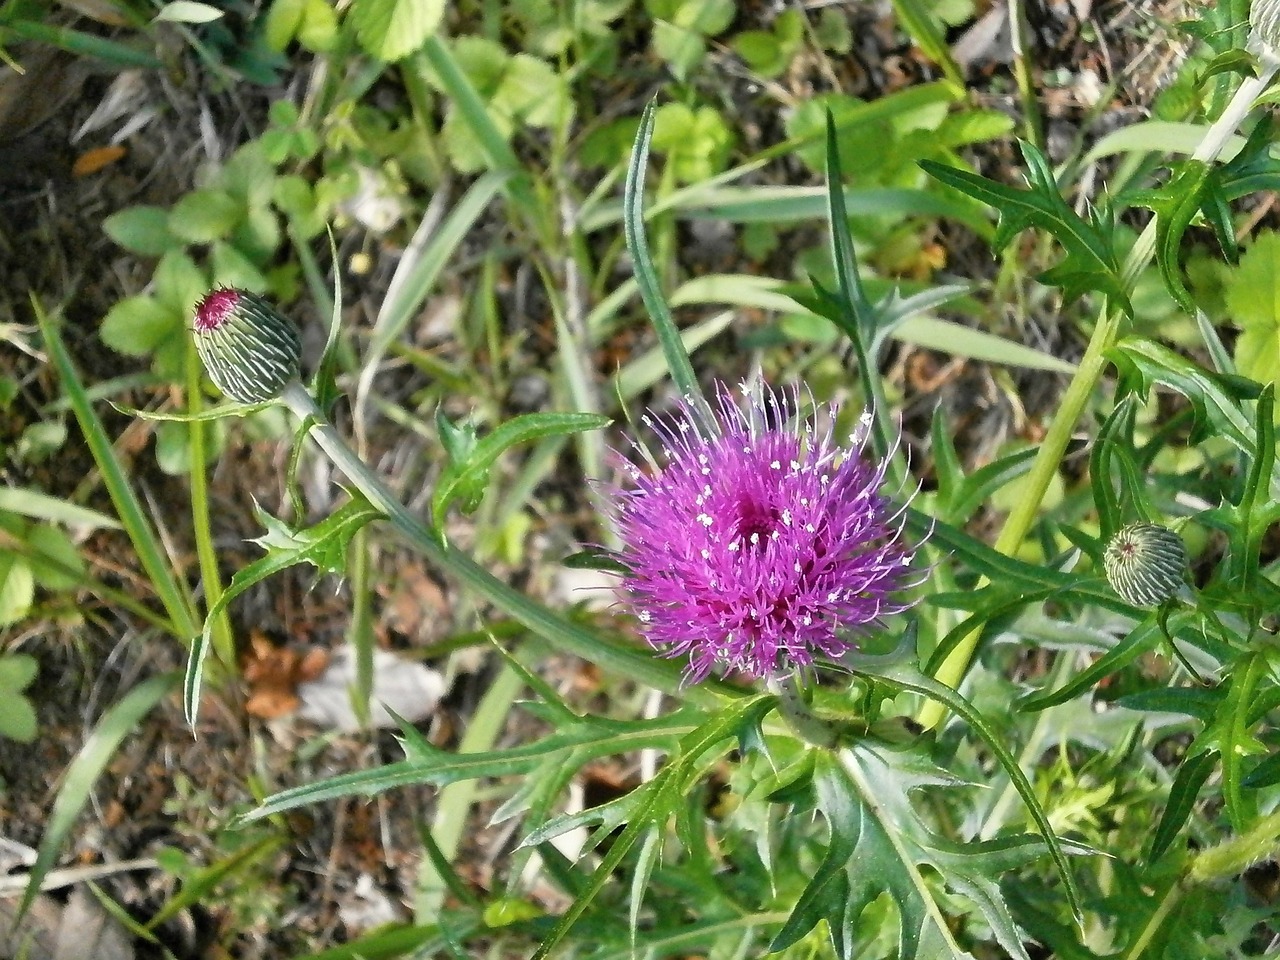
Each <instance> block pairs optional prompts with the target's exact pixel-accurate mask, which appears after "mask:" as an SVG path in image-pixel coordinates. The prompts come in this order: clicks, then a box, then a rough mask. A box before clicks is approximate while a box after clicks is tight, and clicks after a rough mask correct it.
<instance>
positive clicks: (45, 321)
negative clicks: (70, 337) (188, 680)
mask: <svg viewBox="0 0 1280 960" xmlns="http://www.w3.org/2000/svg"><path fill="white" fill-rule="evenodd" d="M32 306H33V308H34V310H35V314H36V321H37V323H38V324H39V326H40V333H41V335H42V336H43V338H44V344H45V350H46V352H47V353H48V355H49V360H50V362H51V363H52V364H53V367H54V369H55V370H56V371H57V372H58V377H59V379H60V380H61V381H62V388H63V390H64V391H66V394H67V397H68V399H69V400H70V401H71V408H72V410H74V411H75V415H76V421H77V422H78V423H79V424H80V431H81V433H83V434H84V439H85V443H86V444H87V445H88V447H89V451H90V453H92V454H93V459H94V461H95V462H96V463H97V465H98V469H99V470H100V471H101V472H102V481H103V483H104V484H105V485H106V488H107V493H108V494H110V496H111V502H112V503H113V504H114V505H115V508H116V513H118V514H119V515H120V521H121V523H122V524H123V525H124V529H125V532H126V533H128V535H129V540H130V541H131V542H132V544H133V549H134V552H136V553H137V555H138V561H139V562H140V563H141V564H142V569H143V571H144V572H145V573H146V575H147V578H148V579H149V580H150V581H151V585H152V587H153V588H154V589H155V591H156V594H157V595H158V596H159V598H160V602H161V604H163V605H164V609H165V612H166V613H167V614H168V615H169V620H170V621H171V622H172V623H173V625H174V627H175V628H176V629H177V630H178V631H180V635H181V636H182V637H183V638H184V640H185V641H186V642H188V643H190V642H191V641H192V640H194V639H195V636H196V634H197V633H199V630H200V628H199V626H198V625H197V618H196V616H195V613H194V612H193V610H192V606H191V603H190V601H189V599H188V597H187V595H186V592H185V591H184V590H183V589H182V588H181V587H180V586H179V584H178V581H177V580H176V579H175V578H174V576H173V572H172V571H171V570H170V569H169V562H168V559H167V558H166V557H165V553H164V550H163V549H162V547H161V545H160V541H159V538H158V537H157V535H156V533H155V531H154V530H153V529H152V527H151V522H150V521H149V520H148V519H147V517H146V514H144V513H143V511H142V505H141V504H140V503H139V502H138V498H137V497H136V496H135V495H134V492H133V488H132V487H131V486H130V485H129V478H128V475H127V474H126V472H125V469H124V466H123V465H122V464H121V463H120V460H119V458H118V457H117V456H116V451H115V448H114V447H113V446H112V445H111V441H110V439H108V437H107V432H106V430H105V429H103V426H102V421H101V420H99V419H98V415H97V413H95V412H94V410H93V406H92V405H91V403H90V402H89V399H88V397H87V396H86V395H85V390H84V384H83V383H82V382H81V380H80V375H79V373H78V372H77V371H76V368H75V364H74V363H72V361H71V356H70V354H68V353H67V348H66V345H65V344H64V343H63V342H62V335H61V333H60V332H59V331H58V324H57V321H56V320H55V319H54V318H53V317H52V316H50V315H49V314H47V313H45V311H44V309H43V308H42V307H41V306H40V304H39V303H37V302H35V301H34V300H33V301H32Z"/></svg>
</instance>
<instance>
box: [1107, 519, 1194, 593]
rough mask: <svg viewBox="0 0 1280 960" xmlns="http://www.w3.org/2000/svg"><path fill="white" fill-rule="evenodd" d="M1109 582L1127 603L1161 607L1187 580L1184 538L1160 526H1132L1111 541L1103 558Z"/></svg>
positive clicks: (1148, 524)
mask: <svg viewBox="0 0 1280 960" xmlns="http://www.w3.org/2000/svg"><path fill="white" fill-rule="evenodd" d="M1102 565H1103V568H1104V569H1105V570H1106V574H1107V582H1108V583H1110V584H1111V589H1112V590H1114V591H1115V592H1116V593H1118V594H1119V595H1120V599H1121V600H1123V601H1124V602H1125V603H1131V604H1133V605H1134V606H1135V607H1157V606H1159V605H1160V604H1162V603H1164V602H1165V601H1166V600H1170V599H1172V598H1173V597H1174V596H1175V595H1176V594H1177V592H1178V589H1179V588H1180V587H1181V586H1182V584H1183V582H1184V581H1185V579H1186V570H1187V548H1186V546H1185V545H1184V544H1183V542H1182V538H1181V537H1180V536H1178V535H1177V534H1176V533H1174V532H1173V531H1172V530H1170V529H1169V528H1168V527H1162V526H1160V525H1159V524H1156V523H1131V524H1129V525H1128V526H1127V527H1123V528H1122V529H1121V530H1120V532H1119V533H1117V534H1116V535H1115V536H1114V537H1112V538H1111V542H1110V543H1108V544H1107V549H1106V552H1105V553H1104V554H1103V556H1102Z"/></svg>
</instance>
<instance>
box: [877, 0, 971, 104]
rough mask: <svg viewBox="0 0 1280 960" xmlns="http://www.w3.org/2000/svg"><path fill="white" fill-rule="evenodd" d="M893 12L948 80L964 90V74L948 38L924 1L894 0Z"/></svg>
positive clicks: (903, 27)
mask: <svg viewBox="0 0 1280 960" xmlns="http://www.w3.org/2000/svg"><path fill="white" fill-rule="evenodd" d="M893 12H894V13H896V14H897V15H898V21H899V22H900V23H901V24H902V29H904V30H905V31H906V32H907V34H908V35H909V36H910V37H911V39H912V40H914V41H915V42H916V43H917V44H918V45H919V47H920V49H921V50H923V51H924V52H925V53H926V54H927V55H928V56H929V58H930V59H931V60H933V61H934V62H935V63H936V64H937V65H938V66H939V67H941V68H942V72H943V74H944V75H945V76H946V78H947V79H948V80H949V81H951V82H952V83H953V84H955V85H956V86H957V87H959V88H960V89H964V73H963V72H962V71H961V70H960V65H959V64H958V63H956V60H955V57H953V56H952V55H951V48H950V47H949V46H948V45H947V40H946V37H944V36H943V35H942V31H941V30H940V29H939V28H938V24H937V23H936V22H935V21H934V19H933V14H932V13H931V12H930V10H929V9H928V6H927V5H926V4H925V3H924V2H923V0H893Z"/></svg>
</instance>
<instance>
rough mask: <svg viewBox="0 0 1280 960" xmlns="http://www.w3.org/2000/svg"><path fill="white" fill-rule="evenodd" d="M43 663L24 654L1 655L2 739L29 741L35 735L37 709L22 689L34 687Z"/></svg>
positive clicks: (0, 700) (0, 736) (0, 714)
mask: <svg viewBox="0 0 1280 960" xmlns="http://www.w3.org/2000/svg"><path fill="white" fill-rule="evenodd" d="M39 669H40V666H39V664H38V663H37V662H36V659H35V657H29V656H27V655H26V654H23V653H17V654H8V655H5V656H0V740H4V739H9V740H17V741H19V742H21V743H30V742H31V741H33V740H34V739H35V738H36V730H37V727H36V722H37V721H36V711H35V707H33V706H32V704H31V701H30V700H28V699H27V698H26V697H24V696H23V695H22V691H24V690H25V689H27V687H29V686H31V682H32V681H33V680H35V678H36V674H37V673H38V672H39Z"/></svg>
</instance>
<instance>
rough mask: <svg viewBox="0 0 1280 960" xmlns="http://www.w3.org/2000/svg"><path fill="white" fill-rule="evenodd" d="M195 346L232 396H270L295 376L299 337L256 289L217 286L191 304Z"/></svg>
mask: <svg viewBox="0 0 1280 960" xmlns="http://www.w3.org/2000/svg"><path fill="white" fill-rule="evenodd" d="M194 334H195V341H196V352H197V353H199V354H200V360H201V362H203V363H204V369H205V372H206V373H208V374H209V379H210V380H212V381H213V382H214V383H215V384H217V386H218V389H219V390H221V391H222V392H223V393H225V394H226V395H227V396H228V397H230V398H231V399H232V400H239V401H240V402H241V403H262V402H264V401H266V400H274V399H275V398H276V397H278V396H279V395H280V392H281V391H282V390H283V389H284V388H285V387H286V386H287V385H288V384H289V383H291V382H293V381H294V380H296V379H298V370H299V366H300V363H301V359H302V341H301V339H300V338H299V336H298V328H297V327H295V326H294V324H293V321H291V320H289V319H288V318H287V317H285V316H282V315H281V314H280V313H278V312H277V311H276V309H275V308H274V307H272V306H271V305H270V304H269V303H267V302H266V301H265V300H263V299H262V298H261V297H259V296H258V295H257V294H254V293H249V292H248V291H247V290H236V289H231V288H221V289H218V290H213V291H211V292H209V293H207V294H205V296H204V298H203V299H202V300H201V301H200V302H199V303H198V304H196V317H195V324H194Z"/></svg>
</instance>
